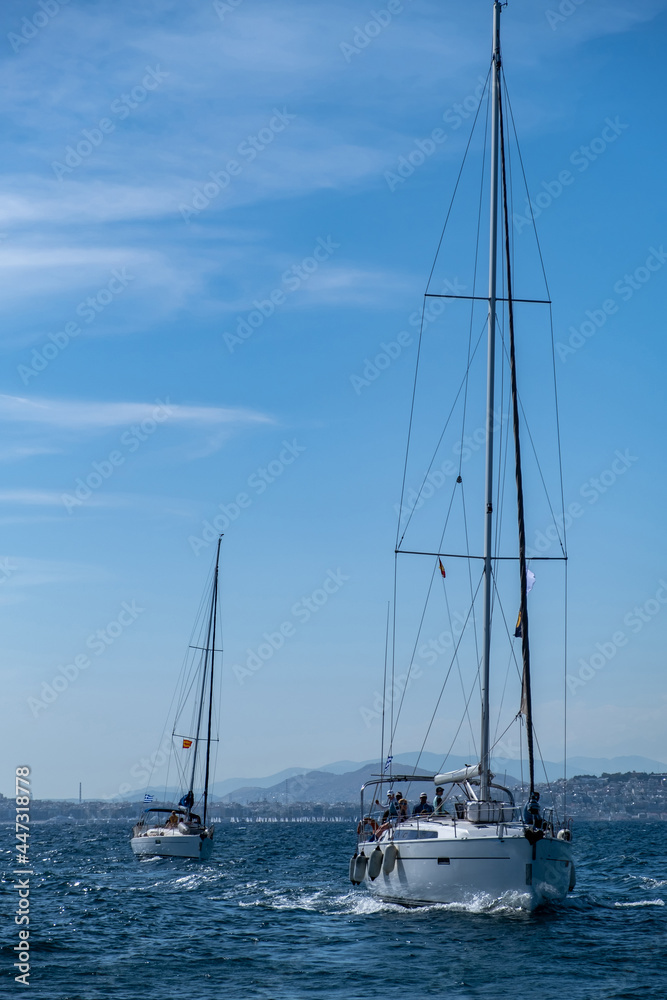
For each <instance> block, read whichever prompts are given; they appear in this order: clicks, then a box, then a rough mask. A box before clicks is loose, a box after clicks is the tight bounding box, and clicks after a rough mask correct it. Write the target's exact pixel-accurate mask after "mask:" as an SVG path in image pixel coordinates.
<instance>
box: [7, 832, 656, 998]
mask: <svg viewBox="0 0 667 1000" xmlns="http://www.w3.org/2000/svg"><path fill="white" fill-rule="evenodd" d="M7 832H8V833H9V828H7ZM128 836H129V828H128V825H127V824H121V823H109V824H107V823H104V824H102V823H89V824H79V825H75V824H65V825H58V824H55V823H53V824H52V823H45V824H36V825H35V826H34V827H33V837H32V856H31V857H32V863H33V868H34V870H35V872H36V873H38V875H37V874H36V875H35V876H34V877H33V878H32V880H31V886H32V913H31V925H30V929H31V941H33V942H34V944H35V952H34V956H33V957H34V964H33V973H32V977H31V980H32V982H31V987H30V990H31V993H30V994H29V995H32V996H34V997H40V998H42V997H44V998H48V1000H93V998H95V1000H97V998H101V1000H106V998H113V1000H116V998H118V1000H120V998H123V1000H125V998H132V1000H135V998H148V1000H153V998H166V1000H175V998H179V997H187V998H193V1000H197V998H204V1000H209V998H211V1000H212V998H216V1000H217V998H222V997H224V998H228V1000H245V998H255V997H257V998H271V1000H287V998H297V997H298V998H301V997H304V998H305V997H309V998H310V997H313V998H327V1000H357V998H376V997H378V998H379V997H383V998H384V997H386V998H392V997H399V996H401V997H403V996H405V994H406V993H408V992H410V993H412V992H415V991H416V992H417V993H418V995H421V996H427V997H457V998H459V997H462V998H472V997H475V998H477V997H498V998H501V1000H504V998H512V1000H524V998H526V1000H527V998H530V1000H552V998H553V1000H555V998H559V1000H561V998H562V997H566V998H567V1000H606V998H612V997H613V998H619V1000H621V998H623V1000H626V998H638V1000H639V998H641V1000H653V998H656V1000H665V998H667V935H666V930H667V907H665V901H666V900H667V863H666V861H667V859H666V854H667V851H666V849H665V843H666V836H667V825H665V824H658V823H654V824H639V823H627V824H620V823H616V824H603V823H595V824H593V823H591V824H580V825H579V826H578V827H577V829H576V840H575V853H576V859H577V874H578V884H577V888H576V890H575V892H574V893H573V894H571V896H570V897H569V898H568V900H567V901H566V902H565V903H563V904H560V905H558V906H553V907H549V908H547V909H543V910H541V911H538V912H536V913H534V914H532V915H529V914H527V913H524V912H516V911H508V910H507V909H499V910H495V911H493V912H481V911H480V910H479V909H476V908H475V907H471V908H469V909H467V910H465V909H464V908H462V907H460V906H457V907H446V906H434V907H428V908H424V909H421V910H405V909H402V908H401V907H398V906H392V905H385V904H381V903H378V902H374V901H373V900H371V899H370V898H369V896H368V894H367V893H366V892H365V891H364V889H363V888H353V887H352V886H351V885H350V883H349V882H348V881H347V867H348V859H349V856H350V854H351V852H352V849H353V846H354V834H353V828H352V826H351V825H348V824H345V823H321V824H307V823H304V824H249V825H247V826H242V825H238V826H220V827H219V828H218V830H217V831H216V841H217V843H216V848H215V853H214V856H213V858H212V859H211V861H209V862H207V863H204V864H201V863H199V862H194V861H166V860H162V859H157V860H147V861H137V860H136V859H135V858H134V856H133V855H132V853H131V851H130V846H129V839H128ZM10 837H11V834H10ZM8 842H10V840H9V838H8V839H7V840H5V843H8ZM10 866H11V865H10ZM12 881H13V880H12V879H11V877H10V878H9V879H8V880H5V882H4V885H3V889H4V892H3V896H4V903H5V905H4V906H3V910H4V911H5V913H8V912H9V913H12V914H13V910H14V904H15V899H14V896H15V890H14V889H13V888H12ZM15 943H16V933H15V928H14V926H13V924H11V922H9V923H8V922H7V921H6V920H5V921H3V928H2V946H3V947H2V953H3V957H4V962H3V966H4V968H3V976H2V979H3V985H2V986H1V987H0V992H1V993H2V995H3V996H4V995H7V996H9V995H12V996H16V995H18V992H19V991H21V990H24V989H25V987H23V986H22V985H20V984H16V983H14V982H13V974H14V973H13V970H12V968H11V966H12V962H13V961H14V957H13V953H12V950H11V949H12V946H13V945H14V944H15Z"/></svg>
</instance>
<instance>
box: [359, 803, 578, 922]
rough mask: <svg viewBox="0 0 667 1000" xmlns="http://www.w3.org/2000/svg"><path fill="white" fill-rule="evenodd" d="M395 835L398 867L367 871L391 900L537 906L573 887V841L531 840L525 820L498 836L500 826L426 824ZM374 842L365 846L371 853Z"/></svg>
mask: <svg viewBox="0 0 667 1000" xmlns="http://www.w3.org/2000/svg"><path fill="white" fill-rule="evenodd" d="M411 834H414V835H415V839H410V836H411ZM395 835H396V837H397V839H395V840H394V843H395V846H396V847H397V848H398V856H397V858H396V861H395V864H394V865H393V868H392V870H391V871H389V872H386V871H384V870H381V871H380V873H379V875H378V876H377V877H376V878H375V879H373V880H371V879H370V877H369V874H368V871H369V868H370V866H367V869H366V874H365V876H364V881H365V883H366V885H367V887H368V889H369V890H370V892H371V893H372V894H373V895H374V896H376V897H378V898H380V899H382V900H383V901H385V902H392V903H400V904H402V905H404V906H428V905H433V904H462V905H464V906H472V907H475V908H477V907H479V908H484V907H485V906H493V905H497V904H501V905H503V904H504V905H508V906H511V907H512V908H520V909H527V910H533V909H535V908H536V907H537V906H540V905H541V904H543V903H545V902H548V901H558V900H562V899H564V898H565V896H566V895H567V893H568V890H569V889H570V888H571V887H572V886H573V885H574V864H573V860H572V849H571V844H570V843H568V842H567V841H561V840H557V839H556V838H555V837H545V838H544V839H542V840H538V841H537V843H536V844H535V845H531V844H530V843H529V841H528V840H527V839H526V837H525V835H524V831H523V827H522V826H519V825H516V826H512V827H506V828H505V829H504V831H503V835H502V836H499V835H498V832H497V828H496V827H495V826H493V827H483V826H474V825H473V824H468V823H465V822H464V823H457V824H451V825H444V824H442V825H441V824H439V823H430V824H424V823H421V824H419V829H417V827H416V826H415V827H412V829H410V828H404V829H400V828H399V829H397V830H396V831H395ZM391 842H392V841H391V840H390V839H389V838H387V839H385V837H382V838H381V840H380V842H379V847H380V849H381V850H383V852H384V850H386V847H387V846H388V845H389V844H390V843H391ZM376 846H378V845H377V844H365V845H363V848H362V849H363V850H364V853H366V854H367V855H370V853H371V851H372V850H374V849H375V847H376ZM385 867H387V866H383V868H385Z"/></svg>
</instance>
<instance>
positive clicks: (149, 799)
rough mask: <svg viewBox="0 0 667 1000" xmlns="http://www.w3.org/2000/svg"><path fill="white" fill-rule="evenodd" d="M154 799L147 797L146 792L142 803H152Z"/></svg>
mask: <svg viewBox="0 0 667 1000" xmlns="http://www.w3.org/2000/svg"><path fill="white" fill-rule="evenodd" d="M154 799H155V796H154V795H149V794H148V792H146V794H145V795H144V802H153V800H154Z"/></svg>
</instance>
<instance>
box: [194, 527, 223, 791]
mask: <svg viewBox="0 0 667 1000" xmlns="http://www.w3.org/2000/svg"><path fill="white" fill-rule="evenodd" d="M221 539H222V535H221V536H220V538H219V539H218V550H217V553H216V557H215V571H214V574H213V589H212V594H211V607H210V608H209V613H208V624H207V626H206V646H205V650H204V667H203V670H202V678H201V691H200V694H199V708H198V709H197V732H196V735H195V752H194V753H193V755H192V771H191V774H190V790H189V792H188V796H189V797H190V798H193V795H194V787H195V775H196V771H197V757H198V756H199V743H200V740H201V737H200V733H201V724H202V716H203V714H204V698H205V697H206V678H207V671H208V657H209V651H210V649H211V633H212V632H213V631H214V629H215V602H216V597H217V583H218V560H219V558H220V541H221ZM214 645H215V643H214ZM195 648H199V647H195ZM211 670H213V663H211ZM209 715H210V706H209ZM209 724H210V723H209ZM210 738H211V735H210V732H209V737H208V739H209V743H210ZM207 760H208V754H207ZM188 808H189V809H191V808H192V804H190V806H188Z"/></svg>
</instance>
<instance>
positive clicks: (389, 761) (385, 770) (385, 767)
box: [384, 754, 394, 774]
mask: <svg viewBox="0 0 667 1000" xmlns="http://www.w3.org/2000/svg"><path fill="white" fill-rule="evenodd" d="M393 759H394V758H393V757H392V755H391V754H389V756H388V757H387V763H386V764H385V765H384V773H385V774H386V773H387V771H388V770H389V766H390V764H391V762H392V760H393Z"/></svg>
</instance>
